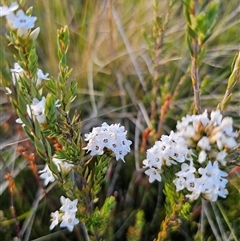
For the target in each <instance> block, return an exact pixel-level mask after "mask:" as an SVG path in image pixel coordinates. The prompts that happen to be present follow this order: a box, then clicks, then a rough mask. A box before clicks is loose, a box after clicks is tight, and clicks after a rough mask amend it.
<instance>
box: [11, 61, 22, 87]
mask: <svg viewBox="0 0 240 241" xmlns="http://www.w3.org/2000/svg"><path fill="white" fill-rule="evenodd" d="M10 71H11V72H12V82H13V84H14V85H15V83H16V81H18V80H19V78H20V77H23V75H24V70H23V68H22V67H21V66H20V64H19V63H14V68H13V69H10Z"/></svg>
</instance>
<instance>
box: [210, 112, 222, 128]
mask: <svg viewBox="0 0 240 241" xmlns="http://www.w3.org/2000/svg"><path fill="white" fill-rule="evenodd" d="M221 121H222V114H221V112H220V110H216V111H212V112H211V122H212V123H213V126H219V125H220V124H221Z"/></svg>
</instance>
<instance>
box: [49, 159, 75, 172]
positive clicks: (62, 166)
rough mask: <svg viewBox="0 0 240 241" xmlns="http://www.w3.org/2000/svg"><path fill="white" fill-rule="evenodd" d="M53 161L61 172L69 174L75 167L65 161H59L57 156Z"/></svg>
mask: <svg viewBox="0 0 240 241" xmlns="http://www.w3.org/2000/svg"><path fill="white" fill-rule="evenodd" d="M52 161H53V162H54V163H55V165H56V166H57V169H58V171H59V172H69V171H70V170H71V169H72V168H73V167H74V165H73V164H71V163H68V162H67V161H66V160H65V159H59V158H57V157H56V156H53V158H52Z"/></svg>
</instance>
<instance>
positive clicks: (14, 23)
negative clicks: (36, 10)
mask: <svg viewBox="0 0 240 241" xmlns="http://www.w3.org/2000/svg"><path fill="white" fill-rule="evenodd" d="M18 7H19V5H18V3H16V2H14V3H12V4H11V6H10V7H7V6H0V17H3V16H5V17H6V20H7V23H8V25H9V27H10V29H12V30H17V35H18V36H20V37H22V38H27V37H28V35H29V33H30V31H29V30H31V29H32V28H34V23H35V21H36V20H37V17H32V16H27V15H25V13H24V12H23V10H21V9H20V10H18V11H17V13H16V14H15V13H14V11H15V10H17V9H18ZM39 32H40V28H39V27H38V28H36V29H35V30H34V31H32V32H31V33H30V38H31V39H33V40H35V39H36V38H37V36H38V34H39Z"/></svg>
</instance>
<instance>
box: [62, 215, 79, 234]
mask: <svg viewBox="0 0 240 241" xmlns="http://www.w3.org/2000/svg"><path fill="white" fill-rule="evenodd" d="M78 223H79V220H78V219H77V218H76V217H75V213H65V214H64V215H63V216H62V222H61V224H60V227H61V228H67V229H68V230H69V232H72V231H73V228H74V226H75V225H77V224H78Z"/></svg>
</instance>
